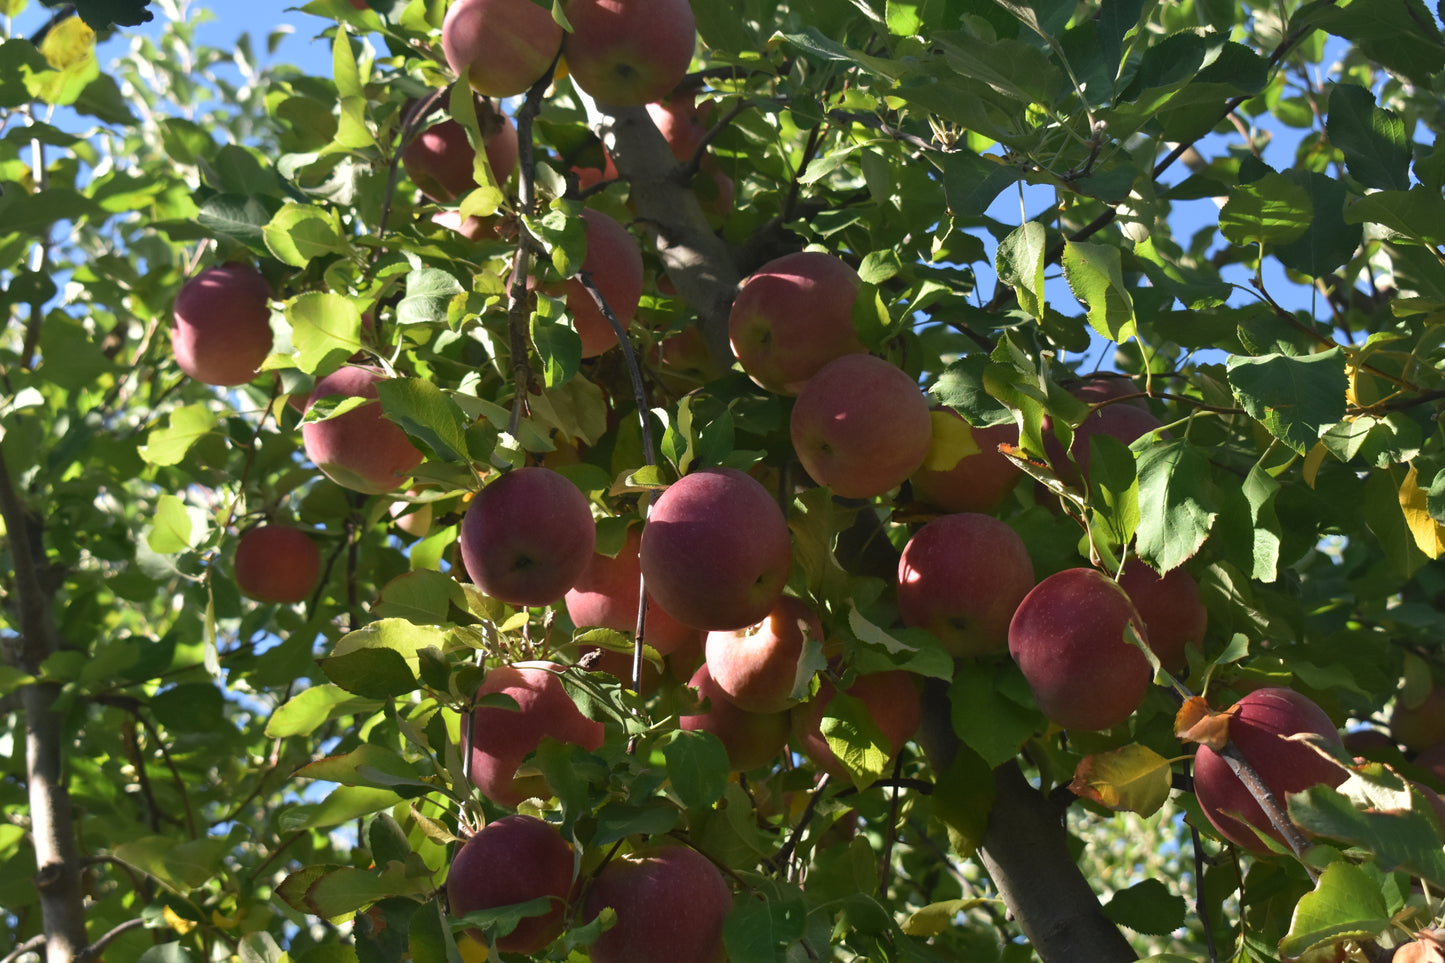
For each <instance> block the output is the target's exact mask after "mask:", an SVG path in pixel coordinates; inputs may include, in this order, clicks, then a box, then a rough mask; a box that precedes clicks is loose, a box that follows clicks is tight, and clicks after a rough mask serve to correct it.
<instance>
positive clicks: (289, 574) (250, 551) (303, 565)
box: [235, 525, 321, 605]
mask: <svg viewBox="0 0 1445 963" xmlns="http://www.w3.org/2000/svg"><path fill="white" fill-rule="evenodd" d="M235 568H236V587H237V588H238V589H240V590H241V594H242V595H244V596H246V597H247V598H250V599H255V600H256V601H258V602H275V603H279V604H283V605H289V604H292V603H295V602H304V601H306V597H307V596H309V595H310V594H311V590H312V589H314V588H315V587H316V580H317V579H318V578H320V577H321V550H320V549H319V548H317V547H316V543H315V542H314V541H312V540H311V536H310V535H307V534H306V533H305V532H303V531H302V530H301V529H299V528H293V527H292V526H290V525H258V526H257V527H255V528H252V529H250V530H248V531H247V532H246V533H245V534H243V535H242V536H241V539H240V541H239V542H237V543H236V560H235Z"/></svg>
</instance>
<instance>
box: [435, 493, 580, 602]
mask: <svg viewBox="0 0 1445 963" xmlns="http://www.w3.org/2000/svg"><path fill="white" fill-rule="evenodd" d="M460 541H461V549H462V560H463V562H464V563H465V565H466V569H467V574H468V575H469V576H471V579H472V583H473V584H475V585H476V586H477V588H479V589H481V590H482V591H483V592H485V593H486V594H487V595H490V596H491V597H492V598H495V599H500V600H501V601H503V602H506V603H507V604H508V605H519V606H527V605H550V604H552V603H553V602H555V601H557V600H558V599H560V598H561V597H562V596H563V595H565V594H566V592H567V590H568V589H569V588H571V587H572V584H573V583H574V582H576V581H577V579H578V578H579V577H580V576H581V575H582V572H583V570H584V569H586V568H587V563H588V562H590V561H591V560H592V552H593V549H594V548H595V547H596V545H597V526H596V523H595V522H593V520H592V508H591V504H590V503H589V502H588V501H587V496H586V495H583V494H582V492H581V491H579V490H578V488H577V486H576V485H574V484H572V483H571V482H570V481H568V480H567V477H566V476H565V475H559V474H558V473H557V472H555V471H552V470H551V469H550V468H516V469H513V470H512V471H509V472H507V473H506V474H505V475H502V476H501V477H500V478H498V479H497V480H496V481H493V482H492V483H491V484H489V485H487V486H486V487H485V488H483V489H482V490H481V491H480V492H479V493H478V494H477V496H476V497H475V498H473V499H472V503H471V505H470V506H469V507H468V508H467V513H466V515H465V516H464V517H463V518H462V530H461V539H460Z"/></svg>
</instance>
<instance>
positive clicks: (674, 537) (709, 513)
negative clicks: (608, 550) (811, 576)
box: [638, 468, 793, 631]
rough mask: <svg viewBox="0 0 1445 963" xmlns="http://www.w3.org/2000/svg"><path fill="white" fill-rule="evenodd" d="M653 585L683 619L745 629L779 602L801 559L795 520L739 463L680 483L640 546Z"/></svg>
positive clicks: (652, 517)
mask: <svg viewBox="0 0 1445 963" xmlns="http://www.w3.org/2000/svg"><path fill="white" fill-rule="evenodd" d="M638 555H639V559H640V560H641V563H642V574H643V576H644V577H645V578H646V579H647V589H648V592H650V593H651V595H652V597H653V598H654V599H655V600H656V601H657V604H658V605H660V606H662V608H664V609H666V610H667V613H668V614H669V615H671V616H672V617H673V618H675V619H677V621H679V622H681V623H682V624H683V625H689V626H692V627H693V628H696V629H704V630H707V631H713V630H718V629H740V628H743V627H744V626H748V625H752V624H753V623H754V622H757V621H760V620H761V619H762V618H763V616H765V615H767V614H768V612H769V611H770V610H771V609H772V607H773V604H774V603H775V602H777V600H778V596H780V595H782V594H783V586H784V585H785V584H786V583H787V581H788V573H789V571H791V569H792V565H793V543H792V536H791V535H790V533H789V532H788V522H787V519H786V518H784V516H783V511H782V509H780V508H779V507H778V503H777V502H775V501H773V498H772V496H771V495H769V494H768V490H767V489H766V488H764V487H763V486H762V483H760V482H759V481H758V480H757V479H755V478H753V477H752V476H751V475H747V474H744V473H743V472H740V471H738V470H737V469H735V468H705V469H703V470H701V471H695V472H693V473H691V474H689V475H684V476H683V477H682V478H680V479H678V480H677V481H676V482H673V483H672V485H670V486H668V489H667V490H666V491H665V492H663V493H662V495H661V497H659V498H658V499H657V504H655V505H653V507H652V511H651V512H649V513H648V516H647V524H646V525H644V526H643V529H642V543H641V545H640V546H639V549H638Z"/></svg>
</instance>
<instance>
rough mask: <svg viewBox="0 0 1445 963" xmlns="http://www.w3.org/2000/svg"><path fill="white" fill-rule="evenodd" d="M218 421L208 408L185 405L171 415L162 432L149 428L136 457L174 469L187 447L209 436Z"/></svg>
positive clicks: (203, 405) (200, 405)
mask: <svg viewBox="0 0 1445 963" xmlns="http://www.w3.org/2000/svg"><path fill="white" fill-rule="evenodd" d="M218 422H219V419H218V418H217V417H216V414H215V412H213V411H212V410H211V409H210V406H209V405H206V404H204V403H198V404H194V405H185V406H183V407H180V408H177V409H175V410H174V411H172V412H171V414H170V417H169V418H168V419H167V421H166V427H164V428H152V429H151V432H150V434H149V435H147V436H146V443H145V444H144V445H141V447H140V454H141V457H142V458H144V459H145V460H146V461H147V462H149V463H150V464H152V465H178V464H180V463H181V460H182V459H183V458H185V456H186V452H188V451H190V450H191V446H192V445H194V444H195V443H196V442H198V441H200V440H201V439H202V438H204V437H205V436H206V435H208V434H210V433H211V432H212V431H213V430H214V429H215V427H216V425H217V423H218Z"/></svg>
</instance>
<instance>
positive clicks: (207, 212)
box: [196, 194, 282, 255]
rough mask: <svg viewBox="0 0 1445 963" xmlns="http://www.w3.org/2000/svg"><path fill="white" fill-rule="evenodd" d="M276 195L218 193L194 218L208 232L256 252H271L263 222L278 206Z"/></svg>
mask: <svg viewBox="0 0 1445 963" xmlns="http://www.w3.org/2000/svg"><path fill="white" fill-rule="evenodd" d="M281 203H282V202H281V201H280V199H278V198H275V197H267V196H261V195H253V196H250V197H246V196H243V195H239V194H217V195H216V196H215V197H211V198H208V199H207V200H206V202H205V203H204V204H202V205H201V210H200V213H199V214H197V215H196V221H197V222H198V223H199V224H200V225H201V227H203V228H205V229H206V230H207V231H209V232H210V233H211V234H214V235H215V236H217V237H223V238H229V239H231V240H233V241H238V242H240V243H241V244H244V245H246V246H247V247H248V248H250V249H251V250H253V251H255V252H256V253H257V254H263V255H266V254H270V253H271V252H270V251H269V250H268V249H267V247H266V225H267V224H269V223H271V218H272V217H273V216H274V215H275V214H276V212H277V211H279V210H280V209H281Z"/></svg>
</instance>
